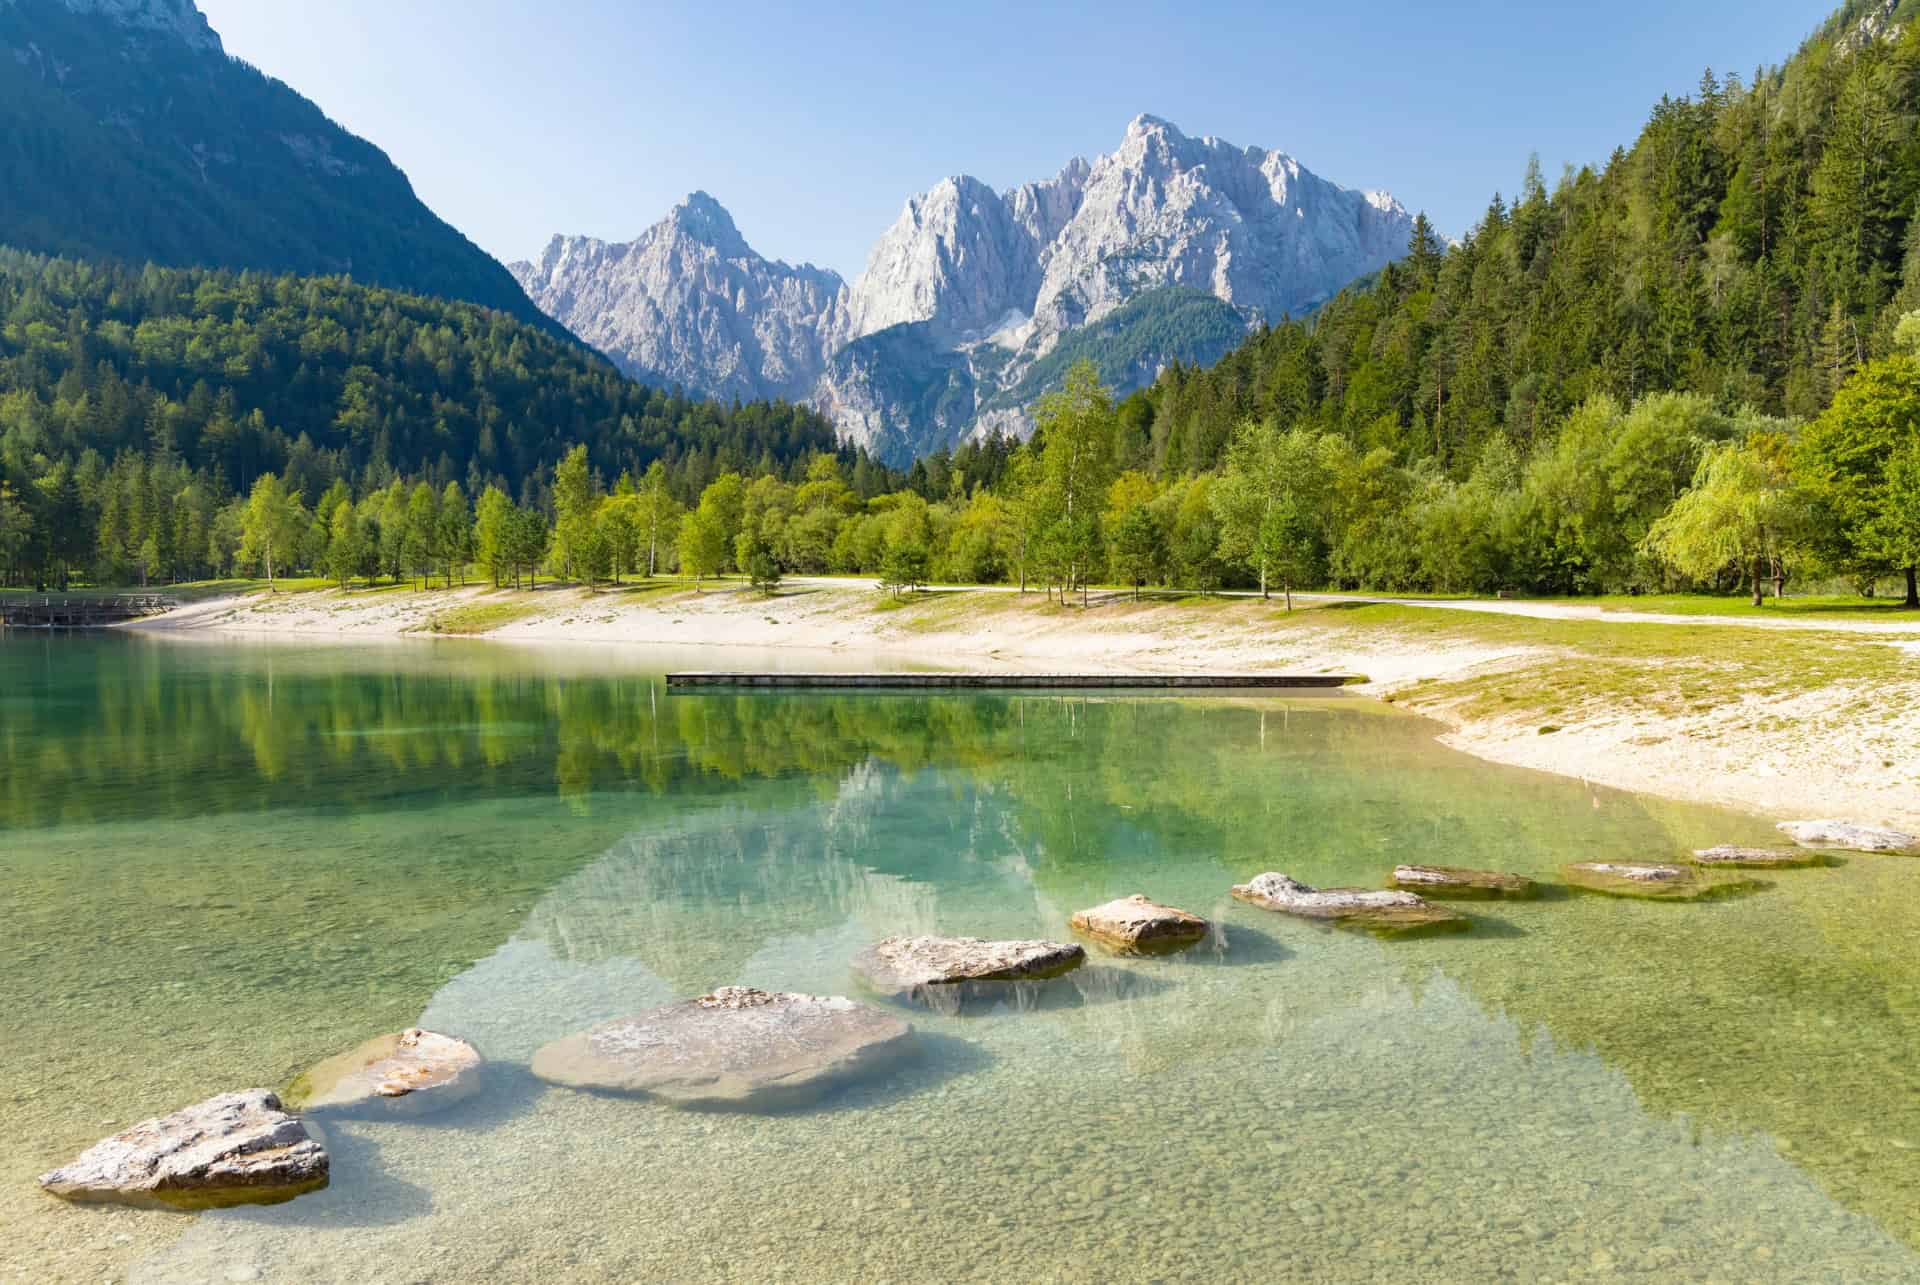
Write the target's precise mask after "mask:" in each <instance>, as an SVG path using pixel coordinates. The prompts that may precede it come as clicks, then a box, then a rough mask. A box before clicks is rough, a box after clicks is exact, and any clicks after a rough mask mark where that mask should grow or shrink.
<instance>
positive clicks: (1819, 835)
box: [1778, 821, 1920, 852]
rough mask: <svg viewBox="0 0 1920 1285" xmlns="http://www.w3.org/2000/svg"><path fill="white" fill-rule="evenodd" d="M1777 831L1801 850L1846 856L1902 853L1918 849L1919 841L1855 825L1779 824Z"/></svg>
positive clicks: (1794, 822) (1902, 834)
mask: <svg viewBox="0 0 1920 1285" xmlns="http://www.w3.org/2000/svg"><path fill="white" fill-rule="evenodd" d="M1778 828H1779V830H1780V832H1781V833H1782V834H1785V835H1786V836H1787V837H1789V838H1790V839H1792V840H1793V841H1794V842H1795V843H1797V844H1799V845H1800V846H1801V847H1803V848H1842V849H1845V850H1847V851H1849V852H1904V851H1906V850H1908V849H1910V848H1920V839H1916V838H1915V837H1914V836H1912V835H1910V834H1906V833H1903V832H1902V831H1899V830H1888V829H1883V828H1881V827H1879V826H1871V825H1861V824H1859V823H1858V822H1855V821H1782V822H1781V823H1780V825H1779V827H1778Z"/></svg>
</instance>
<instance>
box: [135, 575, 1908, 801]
mask: <svg viewBox="0 0 1920 1285" xmlns="http://www.w3.org/2000/svg"><path fill="white" fill-rule="evenodd" d="M1277 613H1278V606H1277V604H1270V603H1261V602H1258V601H1250V600H1246V599H1215V600H1209V601H1206V602H1194V601H1192V600H1186V601H1182V602H1177V603H1152V602H1148V603H1142V604H1135V603H1132V602H1128V601H1125V600H1124V599H1119V598H1112V599H1108V600H1105V601H1104V602H1103V601H1101V600H1098V599H1096V602H1095V606H1094V607H1093V609H1091V610H1087V611H1081V610H1077V609H1075V610H1065V609H1061V608H1059V607H1054V606H1049V605H1047V604H1046V603H1045V600H1044V599H1043V598H1042V597H1041V596H1040V595H1038V594H1028V595H1024V596H1022V595H1018V594H1012V593H957V594H951V595H934V596H931V597H929V598H926V599H922V600H919V601H916V602H912V603H907V604H903V605H898V606H896V605H894V604H893V603H892V602H891V600H889V599H887V598H885V597H884V596H883V595H881V594H879V593H878V592H876V591H874V590H872V589H871V588H867V587H864V586H857V585H845V584H835V583H830V582H818V583H807V584H802V585H796V586H790V587H789V588H788V589H787V590H786V591H783V592H782V593H781V594H780V595H779V596H777V597H775V598H771V599H768V598H764V597H762V596H760V595H758V594H755V593H751V592H748V591H746V590H745V589H743V588H739V587H736V586H727V587H725V588H722V589H718V590H714V589H710V590H708V591H707V592H705V593H698V594H696V593H693V592H690V591H687V590H685V589H681V588H671V589H653V590H649V591H641V592H636V591H632V590H629V591H626V592H600V593H593V594H588V593H585V592H582V591H579V590H575V589H567V588H552V589H542V590H540V591H538V592H535V593H521V594H495V593H492V592H489V591H484V590H481V589H472V588H470V589H465V590H460V589H455V590H451V591H432V592H426V593H417V592H412V591H410V590H404V589H399V590H384V591H378V592H373V593H355V594H344V595H343V594H337V593H332V592H320V593H301V594H287V595H279V596H277V597H272V598H268V597H265V596H255V597H249V598H244V599H221V600H216V601H210V602H204V603H198V604H194V605H192V606H189V607H186V608H183V609H182V610H180V611H177V612H174V613H173V614H171V615H169V616H165V617H161V618H158V619H156V620H152V621H148V622H145V623H144V624H143V625H141V626H140V628H142V629H144V630H149V631H155V632H166V633H188V634H193V633H203V634H217V635H243V634H244V635H261V636H273V635H283V636H297V637H304V638H310V639H311V638H329V639H339V640H352V639H366V640H373V639H395V638H405V637H434V636H439V635H442V634H446V633H456V634H458V633H482V634H484V636H486V637H488V638H493V639H498V640H502V641H511V642H522V643H562V642H564V643H599V644H628V645H638V646H648V647H662V648H669V647H670V648H673V649H675V650H676V651H677V652H680V653H681V654H698V655H699V656H701V657H702V662H703V663H704V664H705V665H706V667H709V668H727V667H729V665H731V664H747V663H750V662H747V661H745V660H743V659H741V658H742V657H744V656H746V655H748V654H750V653H752V652H760V653H768V652H783V651H787V650H789V649H805V650H806V651H808V652H811V653H816V654H821V655H825V656H829V657H836V658H838V659H839V661H840V662H842V663H844V666H845V667H846V668H849V669H857V668H860V667H862V661H863V659H864V658H866V657H878V658H887V659H890V660H891V661H892V662H893V663H910V664H913V665H915V666H916V667H919V666H924V667H927V668H951V669H962V670H980V669H997V668H1028V669H1035V670H1040V671H1049V672H1061V671H1074V672H1111V671H1122V670H1147V671H1160V672H1181V671H1223V672H1248V671H1285V672H1300V673H1351V674H1359V675H1364V676H1365V677H1366V678H1367V679H1368V682H1367V683H1366V684H1365V685H1364V686H1362V687H1361V688H1359V690H1360V691H1362V692H1365V693H1367V694H1370V695H1373V696H1376V697H1379V698H1382V699H1386V700H1392V701H1395V702H1396V703H1399V704H1402V705H1406V706H1409V707H1412V708H1416V709H1418V710H1419V712H1421V713H1423V714H1426V715H1429V716H1431V717H1434V718H1437V719H1439V720H1440V721H1442V722H1443V723H1445V724H1446V725H1447V726H1448V728H1449V730H1448V731H1447V733H1446V734H1445V735H1444V737H1443V739H1444V740H1445V742H1446V743H1447V744H1449V745H1451V746H1453V747H1455V748H1457V749H1461V750H1464V751H1467V752H1469V753H1472V754H1476V755H1479V756H1481V757H1483V758H1488V759H1492V760H1495V761H1498V762H1502V763H1508V764H1513V765H1516V766H1521V767H1531V768H1537V769H1540V770H1543V771H1549V772H1556V773H1559V774H1562V775H1566V776H1572V777H1578V778H1581V779H1583V780H1588V781H1592V782H1595V783H1598V784H1601V785H1608V786H1614V787H1618V788H1622V789H1629V790H1636V791H1642V792H1646V793H1651V794H1657V795H1662V796H1666V797H1670V798H1676V799H1685V800H1689V801H1693V802H1704V803H1718V804H1724V805H1728V806H1733V807H1738V808H1742V809H1745V810H1748V811H1752V812H1758V813H1761V814H1764V815H1769V816H1776V817H1780V818H1794V817H1813V816H1822V817H1825V816H1839V817H1845V818H1849V819H1853V820H1859V821H1864V822H1869V823H1875V824H1887V825H1895V826H1899V827H1901V828H1903V829H1906V830H1908V831H1909V832H1916V831H1920V718H1916V717H1911V716H1904V717H1903V716H1901V715H1900V713H1899V711H1901V710H1903V709H1904V710H1907V711H1911V710H1915V709H1920V625H1917V626H1916V627H1914V628H1911V629H1904V628H1901V627H1899V626H1895V627H1893V628H1891V629H1887V630H1881V631H1876V632H1874V633H1872V634H1868V635H1863V634H1862V633H1861V632H1859V631H1857V630H1856V631H1849V632H1847V633H1842V632H1841V631H1838V630H1835V631H1831V632H1830V633H1827V634H1823V635H1822V637H1824V638H1828V639H1835V638H1846V639H1849V645H1852V646H1857V647H1860V648H1871V649H1873V653H1874V654H1875V656H1876V657H1877V658H1879V663H1880V664H1882V665H1885V664H1886V660H1885V657H1886V656H1887V655H1888V653H1889V652H1891V654H1892V655H1893V656H1894V657H1896V658H1898V659H1899V661H1900V662H1901V663H1899V664H1898V665H1897V667H1896V668H1895V671H1894V674H1893V678H1892V681H1887V680H1885V679H1882V680H1880V681H1875V682H1873V683H1871V684H1863V683H1858V682H1854V683H1849V682H1845V681H1836V682H1833V683H1832V684H1830V685H1825V686H1818V687H1815V688H1813V689H1811V690H1806V691H1801V692H1796V693H1794V694H1792V695H1790V696H1787V697H1784V698H1782V697H1779V696H1770V697H1764V698H1763V697H1760V696H1756V695H1751V694H1743V692H1744V689H1743V687H1742V685H1741V684H1740V683H1739V682H1738V681H1731V682H1729V683H1728V684H1727V685H1726V692H1725V695H1724V697H1722V698H1719V699H1715V700H1712V701H1708V702H1697V701H1696V702H1692V703H1690V704H1688V705H1687V706H1686V707H1684V708H1681V709H1672V708H1654V707H1651V706H1650V705H1648V704H1646V703H1642V702H1633V701H1627V702H1622V701H1620V700H1619V699H1618V698H1617V697H1614V698H1609V699H1600V698H1597V697H1596V698H1595V699H1593V700H1589V701H1576V702H1574V703H1573V705H1572V707H1570V708H1569V707H1566V706H1565V705H1564V704H1555V705H1553V706H1551V707H1550V708H1547V709H1546V710H1545V711H1544V713H1543V711H1542V709H1540V708H1534V707H1532V706H1530V705H1529V703H1528V702H1527V701H1526V700H1525V699H1524V698H1521V699H1517V700H1516V699H1515V698H1513V697H1509V698H1507V699H1509V700H1510V701H1512V702H1513V703H1512V704H1511V705H1510V706H1509V707H1507V708H1502V709H1501V710H1499V711H1498V713H1497V714H1489V713H1487V712H1486V711H1485V709H1484V704H1485V702H1484V701H1475V700H1472V699H1469V697H1468V692H1469V689H1470V688H1471V687H1472V686H1473V684H1474V683H1475V682H1476V681H1479V680H1484V679H1486V678H1487V677H1488V676H1497V675H1511V676H1512V678H1513V679H1514V680H1515V682H1514V687H1515V689H1517V690H1519V691H1521V692H1523V693H1524V692H1525V690H1526V687H1527V684H1526V678H1527V676H1528V675H1529V674H1530V673H1541V674H1545V673H1549V672H1551V671H1552V670H1553V668H1554V667H1555V666H1556V664H1557V663H1559V662H1561V661H1562V660H1563V659H1565V658H1566V657H1567V655H1568V653H1567V650H1566V648H1565V646H1564V645H1563V644H1556V643H1553V642H1551V641H1548V640H1545V639H1541V640H1531V639H1529V638H1528V637H1527V636H1526V628H1525V626H1524V625H1522V626H1520V627H1519V628H1518V629H1516V628H1515V627H1514V625H1515V621H1514V620H1513V617H1512V616H1511V615H1508V616H1506V617H1504V623H1505V624H1506V625H1507V627H1506V628H1504V629H1501V630H1488V631H1480V632H1485V633H1486V634H1487V635H1488V636H1486V637H1476V636H1475V633H1476V630H1475V628H1474V621H1475V620H1476V619H1480V620H1485V619H1487V618H1488V617H1485V616H1479V617H1476V616H1475V615H1474V614H1473V613H1470V612H1466V611H1461V610H1459V609H1458V608H1457V605H1454V606H1453V607H1451V608H1450V609H1449V610H1447V611H1445V612H1444V613H1437V614H1443V615H1444V616H1445V617H1446V618H1447V621H1448V624H1449V626H1456V625H1457V626H1458V627H1457V628H1454V627H1450V628H1448V629H1446V630H1444V631H1440V632H1439V633H1438V635H1436V632H1435V631H1432V630H1423V631H1415V632H1409V631H1403V630H1396V629H1393V628H1356V627H1354V626H1353V625H1352V624H1351V623H1349V619H1348V617H1349V613H1344V612H1339V611H1312V612H1303V613H1297V614H1296V616H1295V617H1294V618H1292V619H1287V620H1284V621H1282V620H1281V619H1280V618H1279V616H1278V614H1277ZM1585 614H1586V613H1582V615H1585ZM1560 618H1569V619H1577V618H1581V616H1568V617H1560ZM1593 618H1596V619H1599V620H1602V621H1609V620H1610V621H1612V622H1617V623H1610V624H1608V625H1607V627H1608V628H1618V629H1621V630H1626V631H1629V632H1632V631H1634V629H1635V625H1634V624H1633V623H1632V618H1631V617H1627V618H1625V619H1621V618H1620V617H1619V616H1618V615H1609V616H1600V615H1598V614H1597V613H1594V616H1593ZM1684 623H1685V624H1687V625H1689V626H1691V625H1693V624H1696V623H1699V622H1695V621H1684ZM1815 628H1817V626H1815ZM1542 632H1544V631H1542ZM1712 632H1713V633H1714V634H1715V635H1722V634H1723V632H1724V631H1723V628H1722V627H1720V626H1719V625H1718V624H1716V626H1715V627H1714V628H1713V630H1712ZM1753 636H1754V637H1755V638H1756V639H1761V640H1762V641H1764V645H1765V646H1766V647H1767V648H1768V649H1770V650H1769V653H1768V655H1769V656H1772V655H1777V654H1778V653H1779V652H1780V651H1781V649H1782V647H1783V646H1790V644H1783V643H1782V642H1781V641H1780V635H1779V633H1778V632H1775V631H1764V632H1763V631H1758V630H1756V631H1754V632H1753ZM729 657H732V658H733V659H731V660H730V659H729ZM1908 657H1911V658H1912V661H1911V662H1910V663H1909V662H1908V661H1907V659H1906V658H1908ZM1642 663H1644V662H1642ZM1781 663H1786V664H1791V663H1792V660H1791V657H1790V656H1785V657H1782V658H1781ZM1547 715H1550V716H1551V717H1552V719H1553V722H1552V724H1551V725H1550V726H1548V725H1546V724H1544V723H1543V721H1542V720H1543V717H1545V716H1547ZM1543 727H1545V728H1546V730H1547V731H1550V732H1551V733H1552V734H1550V735H1547V734H1543Z"/></svg>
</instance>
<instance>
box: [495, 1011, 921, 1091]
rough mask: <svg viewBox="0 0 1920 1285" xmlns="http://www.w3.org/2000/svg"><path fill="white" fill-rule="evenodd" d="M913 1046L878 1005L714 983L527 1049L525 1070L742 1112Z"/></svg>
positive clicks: (818, 1087) (573, 1084)
mask: <svg viewBox="0 0 1920 1285" xmlns="http://www.w3.org/2000/svg"><path fill="white" fill-rule="evenodd" d="M917 1051H918V1050H917V1046H916V1045H915V1043H914V1039H913V1027H911V1026H909V1025H908V1024H907V1023H906V1022H903V1021H901V1020H900V1019H899V1018H897V1017H895V1016H894V1015H893V1014H891V1013H886V1012H882V1011H881V1010H880V1009H877V1008H871V1007H869V1006H867V1005H865V1004H856V1003H854V1001H852V1000H850V999H843V998H840V997H837V996H835V997H824V996H819V995H795V994H791V993H786V992H769V991H762V990H755V989H753V988H752V987H748V986H723V987H721V988H720V989H719V990H717V991H715V992H713V994H711V995H703V996H701V997H700V998H699V999H690V1000H685V1001H682V1002H681V1003H678V1004H668V1005H665V1006H664V1007H661V1008H653V1009H648V1010H647V1011H646V1012H644V1013H640V1014H637V1015H635V1016H633V1017H622V1018H617V1019H615V1020H613V1021H611V1022H603V1023H601V1024H600V1025H599V1026H596V1027H594V1028H593V1029H592V1030H590V1031H586V1032H584V1033H582V1034H579V1035H569V1036H567V1037H566V1038H565V1039H560V1040H555V1041H554V1042H553V1043H551V1044H548V1045H546V1046H545V1047H543V1048H541V1049H540V1050H539V1051H538V1052H537V1053H535V1054H534V1055H533V1073H534V1075H536V1076H538V1077H539V1078H540V1079H542V1080H546V1081H547V1082H548V1083H551V1084H563V1085H566V1086H568V1087H569V1088H576V1089H597V1090H601V1091H603V1092H609V1093H636V1094H644V1095H647V1096H649V1097H656V1098H660V1099H662V1100H664V1101H667V1102H671V1103H673V1104H675V1105H677V1106H690V1107H733V1108H743V1109H750V1110H751V1109H768V1108H777V1107H787V1106H797V1105H801V1104H803V1103H807V1102H811V1101H813V1100H815V1099H816V1098H818V1097H820V1096H821V1095H822V1094H823V1093H825V1092H826V1091H827V1090H829V1089H831V1088H834V1087H836V1086H837V1085H839V1084H842V1083H844V1082H846V1081H848V1080H852V1079H855V1078H858V1077H860V1076H864V1075H869V1074H874V1073H877V1072H879V1071H883V1070H886V1069H888V1068H890V1067H892V1066H894V1065H896V1064H898V1063H900V1062H902V1061H904V1060H905V1059H907V1058H909V1057H911V1056H913V1055H914V1054H915V1053H916V1052H917Z"/></svg>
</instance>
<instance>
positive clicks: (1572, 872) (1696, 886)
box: [1560, 861, 1748, 901]
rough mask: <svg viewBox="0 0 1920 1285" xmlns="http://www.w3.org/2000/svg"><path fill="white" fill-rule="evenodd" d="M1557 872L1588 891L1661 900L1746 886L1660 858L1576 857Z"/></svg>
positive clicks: (1685, 897)
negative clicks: (1596, 859) (1595, 859)
mask: <svg viewBox="0 0 1920 1285" xmlns="http://www.w3.org/2000/svg"><path fill="white" fill-rule="evenodd" d="M1560 873H1561V874H1563V875H1564V876H1566V880H1567V882H1568V883H1570V884H1572V885H1573V886H1574V887H1576V888H1584V889H1585V890H1586V891H1588V892H1600V893H1605V894H1606V895H1608V896H1610V897H1645V898H1649V899H1652V900H1660V901H1692V900H1695V899H1696V898H1699V897H1704V896H1707V895H1709V894H1710V893H1715V892H1728V891H1732V890H1734V889H1737V888H1743V887H1746V886H1748V885H1747V884H1746V883H1745V882H1744V881H1742V880H1737V879H1735V880H1728V879H1723V880H1718V881H1713V880H1709V879H1707V878H1706V877H1705V876H1704V875H1702V874H1701V873H1700V871H1699V870H1698V869H1696V868H1695V867H1693V866H1676V865H1669V864H1667V863H1665V862H1659V861H1578V862H1575V863H1574V864H1572V865H1570V866H1563V867H1561V871H1560Z"/></svg>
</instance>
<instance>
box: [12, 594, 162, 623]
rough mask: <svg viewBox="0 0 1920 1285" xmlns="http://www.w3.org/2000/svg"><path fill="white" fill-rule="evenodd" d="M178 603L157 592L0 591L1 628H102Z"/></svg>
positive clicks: (148, 614) (153, 614)
mask: <svg viewBox="0 0 1920 1285" xmlns="http://www.w3.org/2000/svg"><path fill="white" fill-rule="evenodd" d="M179 605H180V602H179V600H178V599H176V598H169V597H168V596H167V595H165V594H160V593H122V594H37V593H33V594H29V593H0V629H105V628H107V627H108V626H110V625H117V624H122V623H124V622H126V621H129V620H139V619H140V618H141V617H143V616H157V615H159V614H161V613H162V612H166V611H172V610H173V609H174V608H175V607H178V606H179Z"/></svg>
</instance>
